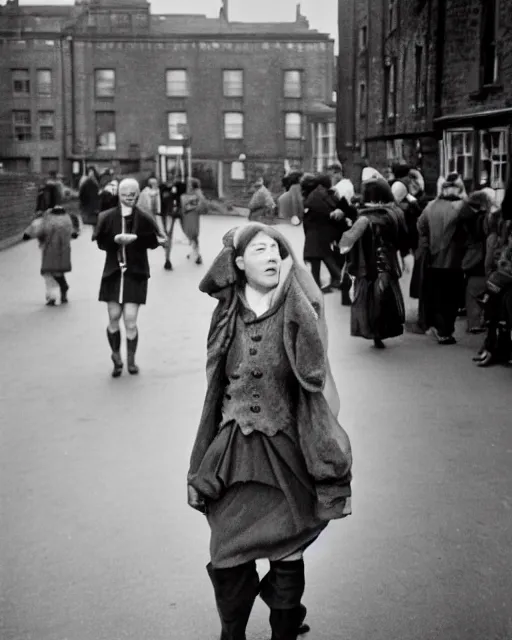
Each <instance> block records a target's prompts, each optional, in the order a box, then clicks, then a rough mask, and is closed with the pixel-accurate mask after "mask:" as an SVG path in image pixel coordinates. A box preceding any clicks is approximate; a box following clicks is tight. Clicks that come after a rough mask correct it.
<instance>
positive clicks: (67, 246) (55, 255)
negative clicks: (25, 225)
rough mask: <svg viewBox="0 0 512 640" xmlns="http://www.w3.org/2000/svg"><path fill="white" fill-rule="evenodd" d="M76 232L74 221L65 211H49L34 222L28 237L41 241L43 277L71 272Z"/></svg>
mask: <svg viewBox="0 0 512 640" xmlns="http://www.w3.org/2000/svg"><path fill="white" fill-rule="evenodd" d="M74 232H75V231H74V226H73V220H72V218H71V216H70V215H69V213H66V212H65V211H62V212H58V213H57V212H52V211H48V212H46V213H45V214H44V215H43V216H42V217H40V218H36V220H34V222H33V223H32V225H31V228H30V230H29V232H28V235H31V236H32V237H35V238H37V239H38V240H39V246H40V248H41V251H42V261H41V274H42V275H44V274H46V273H68V272H69V271H71V239H72V237H73V234H74Z"/></svg>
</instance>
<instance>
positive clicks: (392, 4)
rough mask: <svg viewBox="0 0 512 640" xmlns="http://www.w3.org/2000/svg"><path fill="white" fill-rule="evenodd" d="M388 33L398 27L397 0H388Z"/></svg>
mask: <svg viewBox="0 0 512 640" xmlns="http://www.w3.org/2000/svg"><path fill="white" fill-rule="evenodd" d="M387 22H388V25H387V26H388V28H387V32H388V35H389V34H391V33H393V32H395V31H396V30H397V29H398V0H388V17H387Z"/></svg>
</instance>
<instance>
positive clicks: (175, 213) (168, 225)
mask: <svg viewBox="0 0 512 640" xmlns="http://www.w3.org/2000/svg"><path fill="white" fill-rule="evenodd" d="M186 191H187V184H186V182H184V181H183V180H169V181H167V182H165V183H163V184H161V185H160V213H157V215H156V223H157V226H158V231H159V234H160V236H161V237H163V238H165V243H164V244H163V247H164V251H165V262H164V269H165V270H166V271H172V268H173V267H172V262H171V248H172V239H173V235H174V225H175V224H176V221H177V220H179V221H180V222H181V226H182V228H183V208H182V196H183V195H184V194H185V193H186Z"/></svg>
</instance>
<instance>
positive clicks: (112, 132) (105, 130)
mask: <svg viewBox="0 0 512 640" xmlns="http://www.w3.org/2000/svg"><path fill="white" fill-rule="evenodd" d="M96 148H97V149H98V150H100V151H115V149H116V114H115V112H114V111H96Z"/></svg>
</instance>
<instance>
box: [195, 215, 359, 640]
mask: <svg viewBox="0 0 512 640" xmlns="http://www.w3.org/2000/svg"><path fill="white" fill-rule="evenodd" d="M223 242H224V248H223V250H222V251H221V253H220V254H219V256H218V257H217V258H216V260H215V261H214V263H213V265H212V267H211V268H210V270H209V271H208V273H207V274H206V276H205V278H204V279H203V281H202V282H201V284H200V290H201V291H203V292H205V293H208V294H209V295H210V296H212V297H213V298H215V299H217V300H218V306H217V308H216V310H215V311H214V313H213V317H212V321H211V325H210V332H209V337H208V358H207V378H208V390H207V393H206V399H205V403H204V408H203V414H202V418H201V422H200V425H199V429H198V432H197V436H196V440H195V444H194V447H193V451H192V454H191V460H190V468H189V473H188V486H189V504H190V506H192V507H193V508H195V509H197V510H199V511H202V512H203V513H206V516H207V519H208V523H209V525H210V528H211V542H210V554H211V562H210V563H209V564H208V566H207V570H208V573H209V576H210V579H211V581H212V584H213V588H214V592H215V598H216V602H217V609H218V612H219V615H220V619H221V625H222V636H221V638H222V640H242V639H243V638H245V629H246V625H247V622H248V619H249V616H250V613H251V610H252V607H253V604H254V601H255V599H256V597H257V595H258V594H260V596H261V598H262V599H263V600H264V602H265V603H266V604H267V605H268V606H269V608H270V626H271V628H272V638H273V639H274V640H289V639H292V638H293V639H295V638H297V635H298V634H299V633H300V632H304V631H305V630H306V628H305V627H304V626H303V622H304V618H305V615H306V609H305V607H304V606H303V605H302V604H301V599H302V595H303V592H304V588H305V578H304V561H303V557H302V554H303V551H304V550H305V549H306V548H307V547H308V546H309V545H310V544H311V543H312V542H313V541H314V540H316V538H317V537H318V536H319V535H320V533H321V532H322V530H323V529H324V528H325V527H326V525H327V523H328V521H329V520H331V519H334V518H343V517H345V516H346V515H349V514H350V513H351V506H350V500H351V499H350V495H351V492H350V481H351V460H352V456H351V451H350V442H349V439H348V436H347V434H346V433H345V431H344V430H343V429H342V427H341V426H340V425H339V423H338V421H337V419H336V417H335V416H337V414H338V412H339V398H338V394H337V391H336V387H335V385H334V381H333V378H332V374H331V369H330V366H329V361H328V357H327V327H326V321H325V315H324V306H323V301H322V294H321V292H320V291H319V290H318V287H317V286H316V285H315V282H314V280H313V278H312V277H311V275H310V274H309V272H308V271H307V270H306V269H305V268H304V267H303V266H301V265H300V264H299V263H298V262H297V259H296V258H295V256H294V255H293V253H292V249H291V247H290V246H289V244H288V242H287V241H286V239H285V238H284V237H283V236H282V235H281V234H280V233H279V232H278V231H277V230H276V229H275V228H273V227H268V226H266V225H262V224H260V223H252V224H248V225H246V226H244V227H239V228H238V229H234V230H232V231H230V232H229V233H228V234H226V236H225V237H224V240H223ZM257 559H268V560H269V561H270V571H269V573H268V574H267V575H266V576H265V577H264V578H263V579H262V581H261V582H260V580H259V578H258V574H257V572H256V565H255V561H256V560H257Z"/></svg>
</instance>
